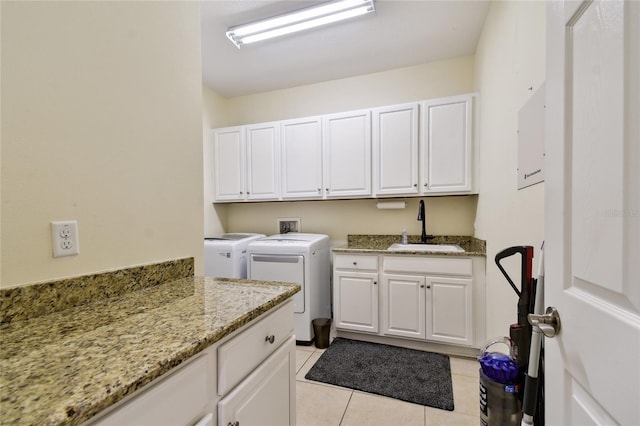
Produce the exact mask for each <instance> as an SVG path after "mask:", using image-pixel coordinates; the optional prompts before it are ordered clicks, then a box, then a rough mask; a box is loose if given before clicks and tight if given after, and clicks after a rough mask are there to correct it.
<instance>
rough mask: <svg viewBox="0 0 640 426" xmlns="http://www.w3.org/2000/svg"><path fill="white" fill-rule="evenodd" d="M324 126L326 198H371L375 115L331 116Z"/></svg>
mask: <svg viewBox="0 0 640 426" xmlns="http://www.w3.org/2000/svg"><path fill="white" fill-rule="evenodd" d="M323 124H324V130H323V151H324V173H323V180H324V188H325V197H326V198H337V197H358V196H366V195H371V112H370V111H369V110H363V111H351V112H348V113H341V114H333V115H328V116H325V117H324V118H323Z"/></svg>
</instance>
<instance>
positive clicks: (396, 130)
mask: <svg viewBox="0 0 640 426" xmlns="http://www.w3.org/2000/svg"><path fill="white" fill-rule="evenodd" d="M475 96H476V95H475V94H468V95H459V96H452V97H448V98H441V99H434V100H428V101H423V102H412V103H407V104H400V105H391V106H384V107H378V108H372V109H363V110H355V111H348V112H341V113H336V114H327V115H323V116H316V117H305V118H299V119H293V120H284V121H277V122H272V123H260V124H252V125H247V126H238V127H228V128H223V129H216V130H214V155H215V159H214V171H213V173H214V179H215V183H214V188H215V194H214V196H215V198H214V199H215V201H216V202H234V201H273V200H317V199H338V198H343V199H344V198H361V197H373V198H380V197H410V196H422V195H448V194H471V193H474V192H473V191H474V187H473V173H476V174H477V170H474V162H476V158H477V156H478V150H477V148H474V146H473V143H474V129H473V123H474V111H473V102H474V98H475ZM476 114H477V112H476Z"/></svg>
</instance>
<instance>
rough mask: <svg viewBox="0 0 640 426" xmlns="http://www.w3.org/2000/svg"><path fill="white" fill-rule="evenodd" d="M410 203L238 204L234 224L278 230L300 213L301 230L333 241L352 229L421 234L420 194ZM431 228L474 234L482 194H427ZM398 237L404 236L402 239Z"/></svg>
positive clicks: (439, 232)
mask: <svg viewBox="0 0 640 426" xmlns="http://www.w3.org/2000/svg"><path fill="white" fill-rule="evenodd" d="M406 200H407V204H408V206H407V208H406V209H398V210H379V209H377V208H376V200H332V201H329V200H326V201H295V202H273V203H252V204H251V205H246V204H233V205H231V206H230V207H229V229H231V230H232V231H237V232H239V231H251V232H260V233H263V234H267V235H268V234H277V233H278V227H277V218H286V217H293V218H300V226H301V228H302V232H313V233H320V234H328V235H329V238H330V239H331V241H332V243H333V244H334V245H339V244H344V243H346V239H347V234H397V235H400V234H401V233H402V230H403V229H406V230H407V233H408V234H410V235H420V231H421V228H420V226H421V225H420V222H418V221H417V217H418V200H419V198H407V199H406ZM424 200H425V210H426V216H427V222H426V223H427V232H428V233H429V234H437V235H472V234H473V220H474V217H475V209H476V203H477V198H476V197H475V196H460V197H428V198H424ZM398 242H399V241H398Z"/></svg>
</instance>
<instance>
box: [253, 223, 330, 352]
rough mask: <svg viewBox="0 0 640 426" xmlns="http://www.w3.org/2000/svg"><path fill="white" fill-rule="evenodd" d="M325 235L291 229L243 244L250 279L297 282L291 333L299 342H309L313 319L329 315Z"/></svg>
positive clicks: (327, 254)
mask: <svg viewBox="0 0 640 426" xmlns="http://www.w3.org/2000/svg"><path fill="white" fill-rule="evenodd" d="M329 252H330V247H329V237H328V236H327V235H323V234H305V233H297V232H291V233H287V234H277V235H271V236H269V237H266V238H260V239H257V240H254V241H251V242H250V243H249V245H248V246H247V254H248V263H247V276H248V277H249V279H251V280H262V281H286V282H295V283H297V284H300V287H301V290H300V292H298V293H296V294H295V295H294V297H293V304H294V333H295V336H296V341H297V342H298V343H300V344H311V342H312V341H313V337H314V335H313V327H312V325H311V321H312V320H313V319H315V318H330V317H331V284H330V281H329V280H330V275H331V273H330V268H331V267H330V264H329V256H330V253H329Z"/></svg>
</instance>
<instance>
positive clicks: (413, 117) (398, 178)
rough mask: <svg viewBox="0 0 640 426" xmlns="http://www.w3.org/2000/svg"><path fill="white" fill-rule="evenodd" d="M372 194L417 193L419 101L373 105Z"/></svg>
mask: <svg viewBox="0 0 640 426" xmlns="http://www.w3.org/2000/svg"><path fill="white" fill-rule="evenodd" d="M373 181H374V183H373V192H374V195H375V196H387V195H388V196H394V195H416V194H418V104H417V103H410V104H403V105H393V106H387V107H381V108H374V109H373Z"/></svg>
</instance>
